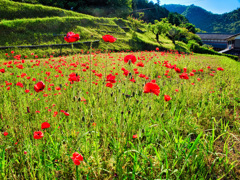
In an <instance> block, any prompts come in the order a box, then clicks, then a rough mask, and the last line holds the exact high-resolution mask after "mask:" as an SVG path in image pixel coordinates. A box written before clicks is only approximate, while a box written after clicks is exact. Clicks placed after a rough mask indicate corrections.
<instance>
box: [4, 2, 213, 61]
mask: <svg viewBox="0 0 240 180" xmlns="http://www.w3.org/2000/svg"><path fill="white" fill-rule="evenodd" d="M7 7H8V8H7ZM7 9H8V10H7ZM0 12H1V13H2V15H1V17H2V19H1V21H0V32H1V36H0V49H1V50H0V52H1V53H0V58H1V59H6V58H7V57H6V56H5V53H8V54H10V52H11V51H12V50H14V52H15V54H22V55H23V56H24V55H27V56H29V55H30V54H31V53H34V54H38V55H39V54H41V55H43V56H44V54H51V53H52V52H54V53H55V55H64V54H65V55H68V54H69V53H72V52H73V50H72V49H71V46H66V45H67V43H66V42H65V41H64V35H65V34H66V33H67V32H69V31H73V32H75V33H78V34H80V41H79V42H78V44H76V45H74V52H73V53H77V52H82V51H84V52H87V51H89V48H90V43H89V42H90V41H96V40H98V43H94V44H93V48H94V49H101V50H105V49H107V48H108V49H109V50H116V51H122V50H133V51H137V50H154V49H155V48H156V47H159V49H160V50H170V49H172V50H178V51H183V52H191V51H192V49H191V48H190V47H193V46H192V45H189V44H185V43H184V42H186V43H188V41H189V40H191V39H196V40H199V37H198V36H197V35H195V34H193V33H190V32H188V30H187V29H184V28H180V27H175V28H177V29H178V31H179V32H183V33H184V34H182V35H181V36H179V38H178V39H175V42H176V43H175V44H174V43H173V41H172V40H171V38H170V36H168V35H167V34H159V39H158V41H157V40H156V34H154V33H153V31H150V30H148V24H147V23H144V22H143V21H139V20H137V19H134V18H131V17H128V18H127V20H126V19H122V18H100V17H94V16H90V15H85V14H81V13H76V12H72V11H68V10H63V9H60V8H54V7H48V6H43V5H34V4H27V3H16V2H12V1H8V0H2V1H1V2H0ZM3 12H4V13H3ZM168 27H169V28H170V29H171V28H174V26H172V25H171V24H168ZM171 33H173V31H172V32H171ZM105 34H111V35H113V36H114V37H116V38H117V43H110V44H109V45H106V44H107V43H103V40H102V36H103V35H105ZM183 35H184V36H183ZM180 37H181V41H178V40H179V39H180ZM182 41H183V42H182ZM56 44H62V45H63V46H61V47H60V46H51V45H56ZM19 45H28V46H31V45H46V46H47V47H41V48H39V47H38V48H35V49H32V48H23V49H21V48H16V47H15V46H19ZM1 46H7V47H8V46H14V47H13V48H8V49H4V47H1ZM62 47H65V48H62ZM194 47H197V46H196V45H194ZM199 48H200V49H199ZM199 48H198V52H200V51H201V47H199ZM195 49H196V48H195ZM208 52H209V53H211V54H212V53H213V52H211V51H209V50H204V53H208ZM214 53H215V52H214Z"/></svg>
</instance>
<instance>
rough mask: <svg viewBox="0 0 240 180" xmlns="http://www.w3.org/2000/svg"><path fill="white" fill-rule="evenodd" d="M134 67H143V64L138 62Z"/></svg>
mask: <svg viewBox="0 0 240 180" xmlns="http://www.w3.org/2000/svg"><path fill="white" fill-rule="evenodd" d="M136 66H139V67H144V64H143V62H141V61H140V62H138V63H137V64H136Z"/></svg>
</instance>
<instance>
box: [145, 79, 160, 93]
mask: <svg viewBox="0 0 240 180" xmlns="http://www.w3.org/2000/svg"><path fill="white" fill-rule="evenodd" d="M143 92H144V93H153V94H155V95H157V96H158V95H159V93H160V87H159V86H158V85H157V84H156V83H151V82H150V83H147V84H145V86H144V91H143Z"/></svg>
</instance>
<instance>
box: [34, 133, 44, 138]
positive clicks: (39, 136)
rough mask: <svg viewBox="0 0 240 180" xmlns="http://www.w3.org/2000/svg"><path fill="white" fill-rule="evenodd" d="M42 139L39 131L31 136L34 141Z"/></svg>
mask: <svg viewBox="0 0 240 180" xmlns="http://www.w3.org/2000/svg"><path fill="white" fill-rule="evenodd" d="M42 137H43V133H42V132H41V131H36V132H34V134H33V138H34V139H41V138H42Z"/></svg>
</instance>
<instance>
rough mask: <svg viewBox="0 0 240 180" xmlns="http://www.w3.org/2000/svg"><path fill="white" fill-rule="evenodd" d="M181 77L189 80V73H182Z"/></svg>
mask: <svg viewBox="0 0 240 180" xmlns="http://www.w3.org/2000/svg"><path fill="white" fill-rule="evenodd" d="M179 77H180V78H181V79H189V77H188V74H187V73H182V74H181V75H179Z"/></svg>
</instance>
